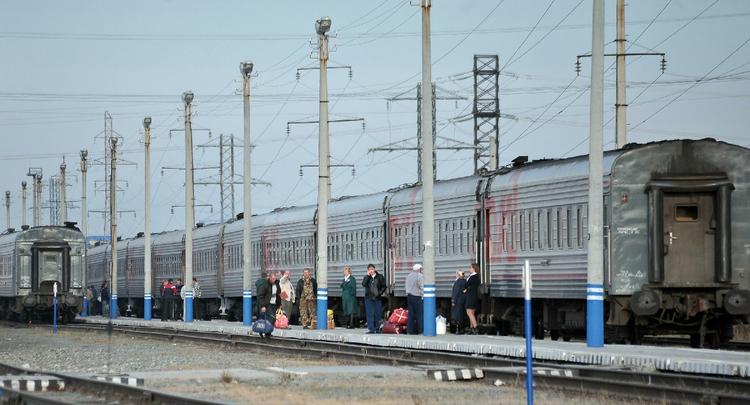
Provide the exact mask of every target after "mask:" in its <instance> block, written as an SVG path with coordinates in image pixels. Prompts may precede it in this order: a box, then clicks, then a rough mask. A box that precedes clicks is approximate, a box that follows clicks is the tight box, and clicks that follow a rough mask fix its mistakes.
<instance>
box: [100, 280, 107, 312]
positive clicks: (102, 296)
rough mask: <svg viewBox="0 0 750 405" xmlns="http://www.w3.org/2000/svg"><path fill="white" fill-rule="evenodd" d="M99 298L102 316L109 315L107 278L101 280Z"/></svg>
mask: <svg viewBox="0 0 750 405" xmlns="http://www.w3.org/2000/svg"><path fill="white" fill-rule="evenodd" d="M99 298H100V301H101V302H102V316H109V283H108V282H107V280H104V281H102V285H101V287H100V288H99Z"/></svg>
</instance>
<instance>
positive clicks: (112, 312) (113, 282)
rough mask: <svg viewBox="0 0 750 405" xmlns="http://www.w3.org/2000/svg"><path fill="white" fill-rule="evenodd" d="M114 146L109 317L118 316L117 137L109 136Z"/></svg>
mask: <svg viewBox="0 0 750 405" xmlns="http://www.w3.org/2000/svg"><path fill="white" fill-rule="evenodd" d="M109 140H110V143H111V145H112V148H111V150H110V153H109V156H110V183H111V184H110V186H109V192H110V196H109V217H110V219H111V221H110V224H111V227H110V239H111V241H112V242H111V244H112V275H111V276H110V283H109V287H110V289H111V291H112V292H111V293H110V295H109V296H110V300H109V318H110V319H116V318H117V312H118V311H117V137H110V138H109Z"/></svg>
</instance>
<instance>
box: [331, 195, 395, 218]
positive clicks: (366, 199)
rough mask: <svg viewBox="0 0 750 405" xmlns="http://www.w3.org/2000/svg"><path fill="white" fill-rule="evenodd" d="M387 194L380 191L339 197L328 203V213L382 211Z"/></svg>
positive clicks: (334, 214) (346, 213) (342, 213)
mask: <svg viewBox="0 0 750 405" xmlns="http://www.w3.org/2000/svg"><path fill="white" fill-rule="evenodd" d="M389 195H390V193H389V192H387V191H382V192H379V193H374V194H365V195H356V196H346V197H341V198H339V199H337V200H333V201H331V202H330V204H328V215H330V216H340V215H348V214H352V213H355V212H363V211H373V210H377V211H380V212H382V211H383V204H384V202H385V198H386V197H388V196H389Z"/></svg>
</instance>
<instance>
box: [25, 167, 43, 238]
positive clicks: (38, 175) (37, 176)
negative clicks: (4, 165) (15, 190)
mask: <svg viewBox="0 0 750 405" xmlns="http://www.w3.org/2000/svg"><path fill="white" fill-rule="evenodd" d="M42 172H43V171H42V168H41V167H29V171H28V172H26V175H27V176H29V177H31V181H32V182H33V183H32V184H31V187H32V190H31V192H32V196H31V198H32V202H33V204H34V207H33V210H32V211H33V212H32V221H33V225H34V226H39V225H40V223H39V222H40V221H39V219H40V217H41V215H40V212H41V211H40V210H41V207H40V205H41V204H40V203H41V200H42Z"/></svg>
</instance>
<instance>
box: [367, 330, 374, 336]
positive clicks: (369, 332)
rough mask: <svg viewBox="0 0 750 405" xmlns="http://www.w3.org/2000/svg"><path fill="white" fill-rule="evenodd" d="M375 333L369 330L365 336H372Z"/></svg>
mask: <svg viewBox="0 0 750 405" xmlns="http://www.w3.org/2000/svg"><path fill="white" fill-rule="evenodd" d="M374 333H375V332H374V331H371V330H368V331H367V332H365V334H367V335H372V334H374Z"/></svg>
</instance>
